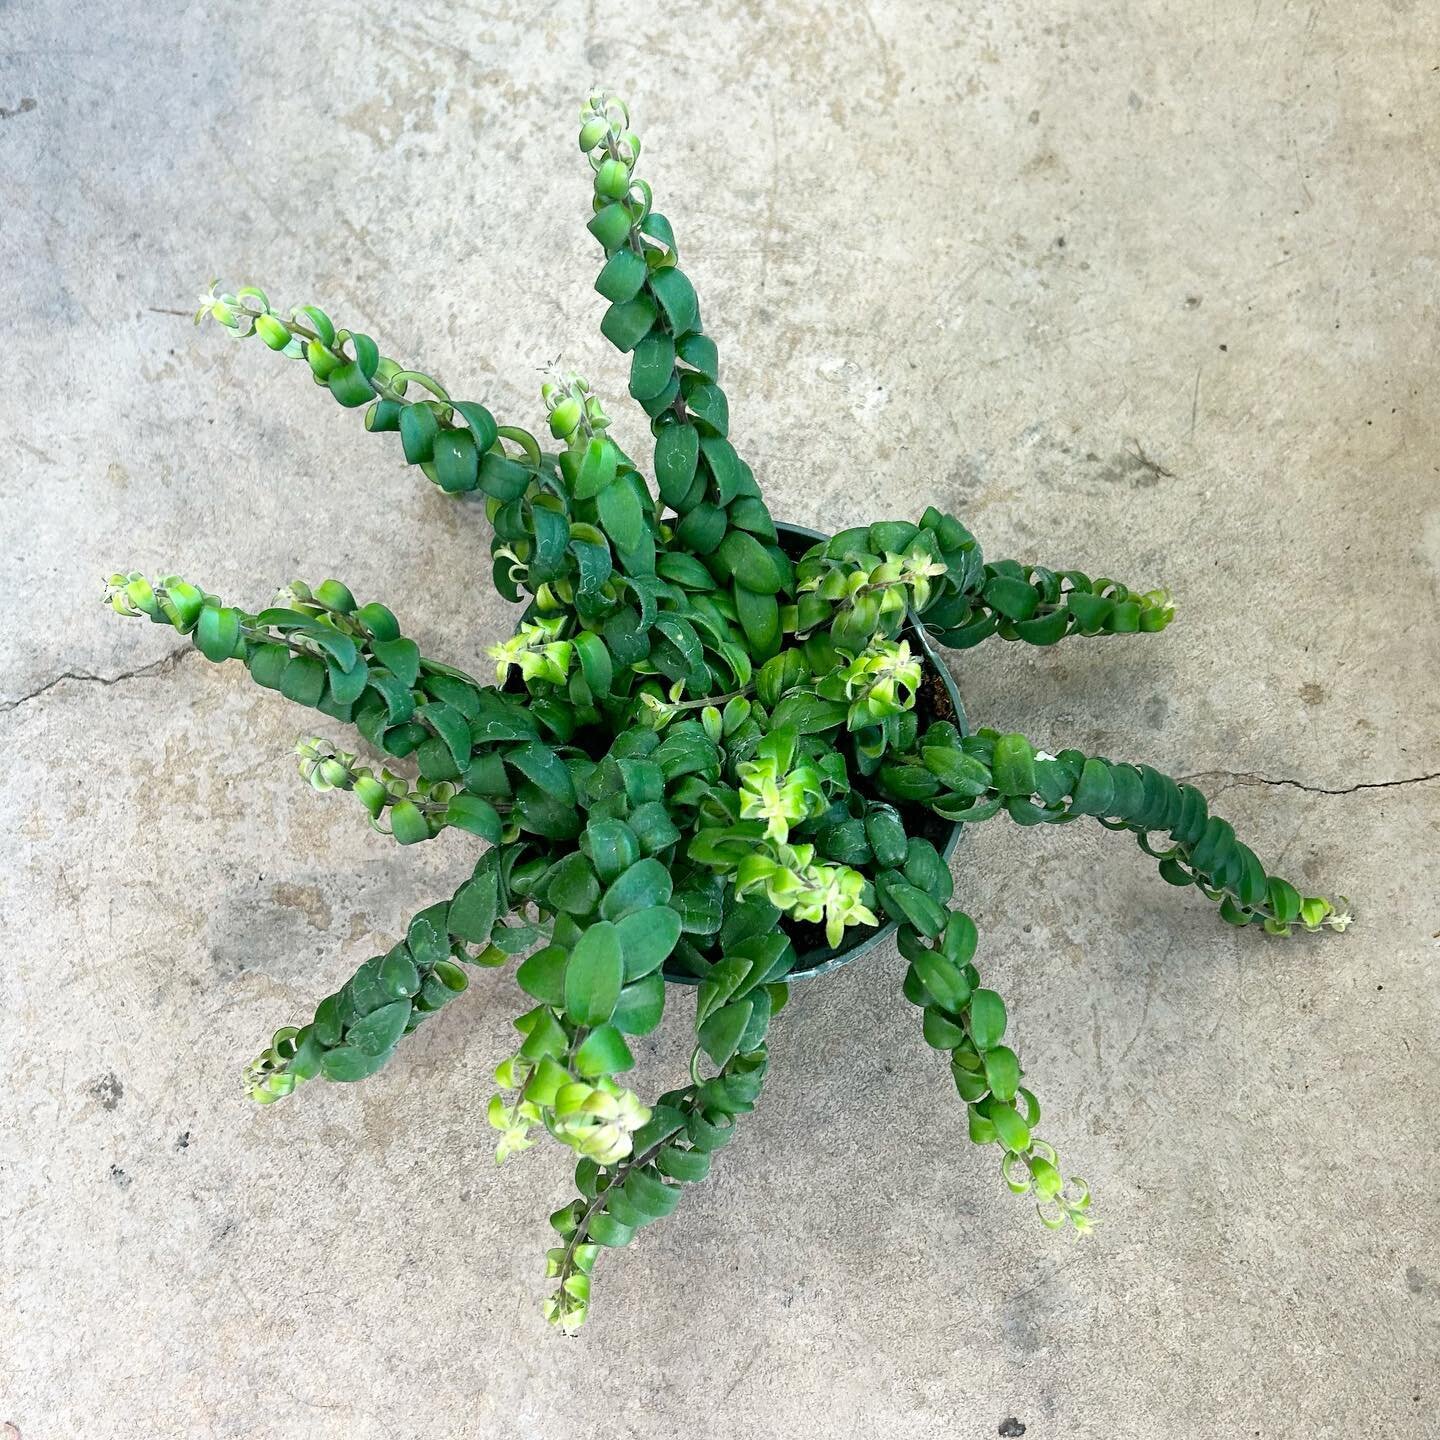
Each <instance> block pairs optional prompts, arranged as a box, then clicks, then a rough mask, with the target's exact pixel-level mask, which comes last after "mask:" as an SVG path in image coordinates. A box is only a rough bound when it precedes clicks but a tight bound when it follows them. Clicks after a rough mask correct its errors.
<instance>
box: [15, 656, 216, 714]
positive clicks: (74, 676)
mask: <svg viewBox="0 0 1440 1440" xmlns="http://www.w3.org/2000/svg"><path fill="white" fill-rule="evenodd" d="M190 652H191V647H190V646H189V645H182V646H180V648H179V649H177V650H172V651H171V652H170V653H169V654H168V655H162V656H161V657H160V658H159V659H158V660H152V661H151V662H150V663H149V664H148V665H141V666H138V667H137V668H136V669H134V670H122V671H121V672H120V674H118V675H91V674H89V673H87V672H85V671H79V670H66V671H65V672H64V673H63V674H60V675H56V676H55V677H54V678H53V679H50V680H47V681H46V682H45V683H44V684H43V685H37V686H36V687H35V689H33V690H31V691H29V692H28V693H27V694H25V695H17V696H16V697H15V699H13V700H0V715H3V714H5V713H6V712H7V711H10V710H15V709H18V708H19V707H20V706H21V705H25V704H28V703H29V702H30V701H31V700H35V699H38V698H39V697H40V696H41V695H44V694H45V693H46V691H48V690H53V689H54V688H55V687H56V686H57V685H63V684H64V683H65V682H66V681H67V680H74V681H78V682H82V683H85V684H94V685H106V686H108V685H118V684H119V683H120V682H121V681H122V680H139V679H142V678H143V677H145V676H147V675H165V674H168V673H169V672H170V671H171V670H173V669H174V668H175V667H176V665H178V664H179V663H180V660H181V658H182V657H183V656H185V655H188V654H190Z"/></svg>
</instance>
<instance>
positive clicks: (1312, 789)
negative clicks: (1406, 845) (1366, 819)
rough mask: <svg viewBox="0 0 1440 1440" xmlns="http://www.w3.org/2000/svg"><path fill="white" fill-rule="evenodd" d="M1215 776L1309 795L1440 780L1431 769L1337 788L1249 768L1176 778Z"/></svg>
mask: <svg viewBox="0 0 1440 1440" xmlns="http://www.w3.org/2000/svg"><path fill="white" fill-rule="evenodd" d="M1216 776H1218V777H1220V778H1221V779H1223V780H1228V781H1229V782H1230V783H1229V784H1228V785H1226V786H1225V787H1224V788H1225V789H1227V790H1229V789H1231V788H1233V787H1234V786H1236V785H1288V786H1289V787H1291V788H1292V789H1294V790H1304V791H1305V792H1306V793H1307V794H1310V795H1353V794H1355V792H1356V791H1357V790H1392V789H1395V788H1397V787H1400V786H1403V785H1424V784H1425V783H1426V782H1427V781H1430V780H1440V770H1433V771H1431V772H1430V773H1429V774H1428V775H1407V776H1405V777H1404V778H1403V779H1400V780H1361V781H1360V782H1359V783H1358V784H1355V785H1346V786H1344V787H1341V788H1338V789H1337V788H1332V787H1330V786H1328V785H1307V784H1306V783H1305V782H1304V781H1303V780H1290V779H1281V780H1272V779H1271V778H1270V777H1269V776H1268V775H1257V774H1255V773H1254V772H1253V771H1249V770H1241V771H1236V770H1197V771H1196V772H1195V773H1194V774H1193V775H1180V776H1177V777H1176V778H1177V779H1179V780H1182V781H1184V782H1186V783H1187V784H1189V783H1193V782H1194V781H1196V780H1208V779H1212V778H1214V777H1216Z"/></svg>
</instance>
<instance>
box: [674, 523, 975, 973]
mask: <svg viewBox="0 0 1440 1440" xmlns="http://www.w3.org/2000/svg"><path fill="white" fill-rule="evenodd" d="M775 529H776V531H777V533H778V535H779V539H780V546H781V548H782V549H783V550H784V551H785V553H786V554H787V555H789V556H790V557H791V559H798V558H799V557H800V556H801V555H803V554H804V553H805V552H806V551H807V550H809V549H810V548H811V546H813V545H815V544H817V543H819V542H820V541H823V540H828V539H829V538H830V537H829V536H828V535H822V534H821V533H820V532H819V531H818V530H808V529H806V528H805V527H804V526H803V525H786V524H784V523H781V522H777V524H776V526H775ZM901 635H902V638H904V639H906V640H908V641H909V642H910V646H911V649H912V650H915V651H918V652H919V653H920V655H921V656H923V657H924V677H925V681H926V682H930V683H923V682H922V686H921V693H920V696H919V698H918V700H917V702H916V703H917V706H918V708H919V709H920V712H921V713H920V719H921V723H922V724H924V723H927V722H928V721H931V720H949V721H950V723H951V724H952V725H954V726H955V728H956V729H957V730H959V731H960V733H961V734H962V735H964V734H966V733H968V732H967V726H966V723H965V707H964V705H963V704H962V703H961V701H960V692H959V690H958V689H956V686H955V681H954V679H953V678H952V676H951V674H950V671H949V669H948V668H947V667H946V665H945V662H944V661H943V660H942V659H940V657H939V656H938V655H936V653H935V651H934V649H933V648H932V647H931V644H930V640H929V638H928V637H927V636H926V634H925V629H924V627H923V626H922V625H921V624H920V623H919V621H918V620H917V619H916V618H915V616H914V615H913V614H912V615H911V616H910V618H909V620H908V622H907V623H906V625H905V629H904V630H903V631H902V632H901ZM936 680H938V681H939V683H940V686H941V688H942V692H943V695H944V697H945V700H946V701H948V707H947V705H946V704H945V702H944V701H940V700H939V697H938V696H936V695H934V692H933V689H932V686H933V683H934V681H936ZM947 708H948V710H950V711H951V712H953V713H948V714H947V713H945V712H946V710H947ZM925 820H926V821H927V822H928V824H925V825H923V826H922V827H915V826H913V825H912V826H910V827H909V828H911V829H912V830H917V828H918V831H919V833H924V830H929V832H930V833H929V834H928V835H927V836H926V838H927V839H929V840H930V841H931V842H932V843H933V844H934V845H935V848H936V849H937V850H939V852H940V853H941V855H942V856H944V858H945V859H946V860H947V861H948V860H949V859H950V856H951V855H952V854H953V853H954V850H955V847H956V845H958V844H959V843H960V835H961V832H962V831H963V830H964V828H965V827H964V825H962V824H960V823H959V822H958V821H956V822H948V821H944V820H941V819H940V818H939V817H938V816H930V815H928V814H927V815H926V816H925ZM781 924H782V925H783V926H784V927H785V929H786V930H787V931H791V932H792V938H797V937H796V936H795V935H794V933H793V932H794V930H795V929H797V928H800V929H803V930H808V931H813V930H814V929H815V928H816V927H814V926H809V925H807V926H803V927H793V926H792V925H791V924H790V922H787V921H783V920H782V921H781ZM894 930H895V921H893V920H887V921H886V922H885V923H884V924H883V925H879V926H875V927H868V926H857V927H855V928H852V929H850V930H847V931H846V932H845V943H844V944H843V945H840V946H839V947H838V948H834V949H832V948H831V947H830V946H828V945H825V944H821V945H819V946H813V947H811V948H808V949H802V948H801V945H800V943H799V941H798V939H797V944H796V949H797V950H799V951H800V954H799V958H798V959H797V960H796V963H795V966H794V968H793V969H792V970H791V971H790V973H789V974H788V975H787V976H786V977H785V978H786V981H787V982H788V981H791V980H808V979H811V978H812V977H814V976H817V975H828V974H829V973H830V972H831V971H832V970H838V969H839V968H840V967H841V966H842V965H848V964H849V963H850V962H851V961H852V960H858V959H859V958H860V957H861V956H862V955H866V954H868V953H869V952H870V951H871V950H873V949H874V948H875V947H876V946H877V945H879V944H881V943H882V942H883V941H885V940H888V939H889V938H890V936H891V935H892V934H893V933H894ZM665 979H666V980H667V981H669V982H670V983H671V984H673V985H698V984H699V983H700V982H699V980H698V979H697V977H695V976H694V975H688V974H672V973H671V972H670V971H669V970H668V969H667V970H666V971H665Z"/></svg>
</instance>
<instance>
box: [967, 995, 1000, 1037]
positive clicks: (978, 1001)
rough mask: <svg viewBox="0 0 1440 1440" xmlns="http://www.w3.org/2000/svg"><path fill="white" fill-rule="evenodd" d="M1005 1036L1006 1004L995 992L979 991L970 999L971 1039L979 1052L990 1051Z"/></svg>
mask: <svg viewBox="0 0 1440 1440" xmlns="http://www.w3.org/2000/svg"><path fill="white" fill-rule="evenodd" d="M1004 1034H1005V1002H1004V1001H1003V1000H1002V999H1001V998H1000V997H999V996H998V995H997V994H996V993H995V992H994V991H993V990H977V991H976V992H975V993H974V994H973V995H972V996H971V997H970V1038H971V1039H972V1040H973V1041H974V1042H975V1046H976V1048H977V1049H979V1050H989V1049H990V1048H991V1047H992V1046H995V1045H998V1044H999V1043H1000V1040H1001V1037H1002V1036H1003V1035H1004Z"/></svg>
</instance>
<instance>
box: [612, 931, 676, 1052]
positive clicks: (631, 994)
mask: <svg viewBox="0 0 1440 1440" xmlns="http://www.w3.org/2000/svg"><path fill="white" fill-rule="evenodd" d="M622 923H623V922H622ZM664 1011H665V979H664V977H663V976H662V975H659V974H658V973H652V974H649V975H646V976H645V977H644V978H643V979H640V980H636V981H633V982H632V983H631V984H629V985H626V986H625V988H624V989H623V990H621V992H620V998H619V1000H617V1001H616V1003H615V1014H614V1015H613V1017H612V1019H613V1020H614V1022H615V1025H616V1026H617V1027H618V1028H619V1029H621V1030H623V1031H624V1032H625V1033H626V1034H627V1035H648V1034H649V1033H650V1032H651V1031H652V1030H653V1029H654V1028H655V1027H656V1026H657V1025H658V1024H659V1023H660V1017H661V1016H662V1015H663V1014H664Z"/></svg>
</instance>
